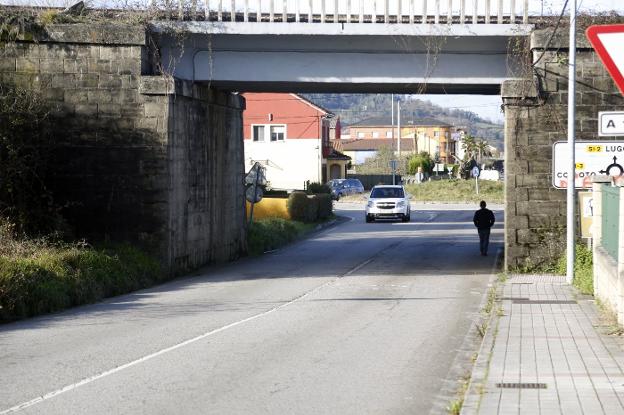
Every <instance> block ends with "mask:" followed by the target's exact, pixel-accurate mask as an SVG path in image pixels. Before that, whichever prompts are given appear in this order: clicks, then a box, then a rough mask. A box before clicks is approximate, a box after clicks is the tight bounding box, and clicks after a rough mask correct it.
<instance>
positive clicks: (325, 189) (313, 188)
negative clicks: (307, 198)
mask: <svg viewBox="0 0 624 415" xmlns="http://www.w3.org/2000/svg"><path fill="white" fill-rule="evenodd" d="M306 193H307V194H309V195H317V194H325V193H327V194H331V189H330V188H329V186H327V185H326V184H322V183H317V182H312V183H310V184H308V188H307V189H306Z"/></svg>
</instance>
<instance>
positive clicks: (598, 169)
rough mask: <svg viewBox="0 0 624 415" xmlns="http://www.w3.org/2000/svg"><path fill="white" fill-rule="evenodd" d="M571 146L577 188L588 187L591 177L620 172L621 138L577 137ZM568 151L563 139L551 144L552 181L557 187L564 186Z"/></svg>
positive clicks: (622, 159)
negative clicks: (580, 139)
mask: <svg viewBox="0 0 624 415" xmlns="http://www.w3.org/2000/svg"><path fill="white" fill-rule="evenodd" d="M574 149H575V153H576V154H575V160H574V162H575V164H576V177H575V183H574V184H575V187H576V188H577V189H588V188H591V187H592V177H593V176H597V175H598V176H599V175H606V176H614V177H619V176H623V175H624V141H577V142H576V143H575V146H574ZM569 162H570V151H569V147H568V143H567V142H565V141H560V142H556V143H555V144H554V145H553V175H552V183H553V186H554V187H556V188H557V189H565V188H567V187H568V166H569Z"/></svg>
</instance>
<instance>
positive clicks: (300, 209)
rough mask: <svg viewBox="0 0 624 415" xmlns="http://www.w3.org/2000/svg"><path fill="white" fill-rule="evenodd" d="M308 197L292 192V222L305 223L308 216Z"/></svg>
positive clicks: (290, 197) (290, 201)
mask: <svg viewBox="0 0 624 415" xmlns="http://www.w3.org/2000/svg"><path fill="white" fill-rule="evenodd" d="M308 205H309V202H308V195H306V194H305V193H303V192H292V193H291V194H290V196H289V197H288V213H289V214H290V217H291V218H292V220H298V221H301V222H305V221H306V218H307V216H308Z"/></svg>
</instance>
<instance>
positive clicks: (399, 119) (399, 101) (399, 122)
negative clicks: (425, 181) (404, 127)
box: [397, 99, 401, 169]
mask: <svg viewBox="0 0 624 415" xmlns="http://www.w3.org/2000/svg"><path fill="white" fill-rule="evenodd" d="M397 125H398V128H397V130H398V132H399V134H398V137H397V149H398V150H399V169H400V168H401V99H398V100H397Z"/></svg>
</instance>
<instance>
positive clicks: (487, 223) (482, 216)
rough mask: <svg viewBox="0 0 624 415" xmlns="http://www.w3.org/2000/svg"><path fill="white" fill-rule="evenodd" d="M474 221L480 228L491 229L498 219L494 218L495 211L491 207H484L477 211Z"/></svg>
mask: <svg viewBox="0 0 624 415" xmlns="http://www.w3.org/2000/svg"><path fill="white" fill-rule="evenodd" d="M472 221H473V222H474V224H475V226H476V227H477V228H478V229H489V228H491V227H492V225H494V222H495V221H496V220H495V219H494V213H492V211H491V210H490V209H487V208H482V209H479V210H477V211H476V212H475V214H474V218H472Z"/></svg>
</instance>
